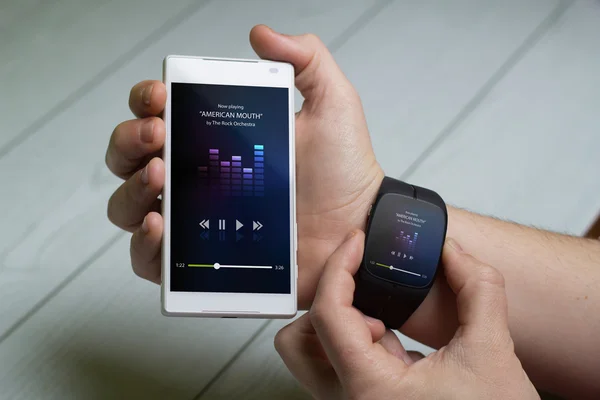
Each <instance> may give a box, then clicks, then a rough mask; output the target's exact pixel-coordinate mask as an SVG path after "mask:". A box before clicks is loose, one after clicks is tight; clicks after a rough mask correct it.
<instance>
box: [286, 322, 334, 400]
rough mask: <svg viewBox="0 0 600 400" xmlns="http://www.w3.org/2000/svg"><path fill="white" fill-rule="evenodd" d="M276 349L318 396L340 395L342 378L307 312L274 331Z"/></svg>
mask: <svg viewBox="0 0 600 400" xmlns="http://www.w3.org/2000/svg"><path fill="white" fill-rule="evenodd" d="M275 349H276V350H277V352H278V353H279V355H280V356H281V359H282V360H283V362H284V364H285V365H286V367H287V368H288V369H289V370H290V372H291V373H292V375H293V376H294V377H295V378H296V379H297V380H298V382H300V384H301V385H302V386H303V387H304V388H306V389H307V390H308V391H309V392H310V394H311V395H312V396H313V397H315V398H317V399H336V398H339V393H340V390H339V387H340V382H339V379H338V377H337V375H336V373H335V370H334V369H333V367H332V366H331V363H330V362H329V360H328V359H327V355H326V354H325V351H324V350H323V347H322V346H321V343H320V342H319V338H318V337H317V335H316V333H315V330H314V328H313V326H312V324H311V322H310V318H309V314H308V313H306V314H304V315H303V316H302V317H300V318H298V319H297V320H296V321H294V322H292V323H291V324H289V325H287V326H285V327H284V328H283V329H281V330H280V331H279V332H278V333H277V335H275Z"/></svg>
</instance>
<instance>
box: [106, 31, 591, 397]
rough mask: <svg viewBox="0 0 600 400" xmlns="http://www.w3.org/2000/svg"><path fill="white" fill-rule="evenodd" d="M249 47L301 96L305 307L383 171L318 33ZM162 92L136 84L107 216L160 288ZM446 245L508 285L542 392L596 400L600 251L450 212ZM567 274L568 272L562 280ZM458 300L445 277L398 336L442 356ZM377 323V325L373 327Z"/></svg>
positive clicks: (135, 262)
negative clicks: (288, 71) (290, 72)
mask: <svg viewBox="0 0 600 400" xmlns="http://www.w3.org/2000/svg"><path fill="white" fill-rule="evenodd" d="M250 43H251V45H252V47H253V48H254V50H255V51H256V53H257V54H258V55H259V56H260V57H261V58H265V59H271V60H278V61H286V62H290V63H292V64H293V65H294V68H295V72H296V86H297V88H298V89H299V90H300V91H301V93H302V95H303V96H304V98H305V101H304V104H303V106H302V110H301V111H300V112H299V113H297V115H296V136H297V138H296V152H297V157H296V159H297V166H296V167H297V168H296V169H297V220H298V264H299V280H298V302H299V306H300V308H302V309H309V308H310V306H311V304H312V302H313V299H314V297H315V292H316V289H317V286H318V282H319V279H320V277H321V275H322V272H323V268H324V265H325V263H326V260H327V259H328V258H329V257H330V256H331V254H332V253H333V252H334V251H335V249H337V248H338V247H339V246H340V245H341V244H342V242H343V241H344V239H345V237H346V236H347V235H348V233H349V232H351V231H354V230H356V229H359V230H364V229H365V222H366V215H367V211H368V209H369V206H370V205H371V203H372V202H373V200H374V199H375V196H376V194H377V191H378V189H379V185H380V183H381V180H382V179H383V177H384V172H383V170H382V169H381V167H380V165H379V164H378V163H377V160H376V158H375V155H374V153H373V149H372V146H371V142H370V137H369V131H368V128H367V125H366V121H365V118H364V112H363V109H362V105H361V103H360V98H359V96H358V95H357V93H356V91H355V90H354V88H353V87H352V85H351V84H350V82H349V81H348V80H347V79H346V77H345V76H344V75H343V73H342V71H341V70H340V69H339V67H338V66H337V65H336V63H335V61H334V59H333V57H332V56H331V54H330V53H329V52H328V51H327V49H326V47H325V46H324V45H323V43H322V42H321V41H320V40H319V39H318V38H317V37H316V36H314V35H300V36H286V35H281V34H278V33H276V32H274V31H272V30H271V29H269V28H268V27H265V26H261V25H259V26H256V27H254V28H253V29H252V31H251V33H250ZM165 101H166V89H165V87H164V85H163V84H162V83H161V82H159V81H143V82H140V83H138V84H137V85H135V86H134V87H133V88H132V90H131V94H130V99H129V106H130V108H131V110H132V112H133V113H134V115H135V116H136V117H137V119H134V120H130V121H125V122H123V123H121V124H119V125H118V126H117V127H116V128H115V130H114V132H113V134H112V136H111V139H110V143H109V146H108V149H107V153H106V163H107V165H108V167H109V169H110V170H111V171H113V172H114V173H115V174H116V175H117V176H119V177H121V178H123V179H124V180H125V181H124V183H123V185H121V186H120V187H119V188H118V189H117V190H116V191H115V193H114V194H113V195H112V196H111V198H110V200H109V203H108V217H109V219H110V220H111V221H112V222H113V223H114V224H115V225H117V226H119V227H121V228H122V229H125V230H127V231H129V232H132V233H133V235H132V238H131V262H132V266H133V270H134V272H135V273H136V274H137V275H139V276H140V277H142V278H144V279H148V280H150V281H153V282H155V283H160V280H161V278H160V251H161V248H160V246H161V238H162V229H163V219H162V216H161V215H160V213H159V210H160V200H159V199H157V197H158V196H159V194H160V193H161V191H162V187H163V184H164V163H163V161H162V159H161V158H160V151H161V149H162V147H163V144H164V140H165V126H164V122H163V121H162V120H161V119H160V118H159V117H158V116H160V115H161V113H162V110H163V109H164V106H165ZM448 215H449V222H448V237H452V238H454V239H456V240H457V241H458V242H460V243H461V246H462V247H463V248H464V249H465V251H466V252H468V253H469V254H472V255H473V256H474V257H476V258H477V259H479V260H481V262H483V263H485V264H488V265H493V266H494V267H495V268H496V269H498V270H499V271H500V272H501V273H502V275H503V276H504V278H505V281H506V291H507V295H508V315H509V328H510V332H511V334H512V337H513V339H514V343H515V349H516V354H517V355H518V356H519V358H520V360H521V362H522V363H523V366H524V367H525V370H526V371H527V373H528V375H529V376H530V377H531V379H532V381H533V382H534V384H535V385H536V386H538V387H539V388H541V389H544V390H547V391H551V392H555V393H557V394H560V395H563V396H566V397H577V398H593V397H594V394H597V393H600V379H598V372H597V371H600V359H598V358H597V357H594V354H597V352H594V351H592V349H599V348H600V319H599V318H596V317H595V316H596V315H598V311H599V310H600V290H598V289H599V288H600V287H599V286H600V267H599V265H600V242H598V241H594V240H587V239H580V238H573V237H568V236H565V235H559V234H554V233H549V232H543V231H539V230H536V229H532V228H527V227H524V226H520V225H516V224H512V223H508V222H504V221H499V220H496V219H493V218H489V217H484V216H480V215H476V214H473V213H469V212H466V211H463V210H460V209H457V208H454V207H448ZM567 270H568V273H566V271H567ZM458 321H459V320H458V309H457V308H456V296H455V293H454V292H453V290H452V289H451V287H450V286H449V285H448V283H447V281H446V278H445V277H444V276H443V274H442V275H441V276H440V277H439V279H438V280H437V281H436V282H435V284H434V287H433V288H432V290H431V292H430V294H429V295H428V296H427V298H426V300H425V301H424V302H423V304H422V305H421V306H420V307H419V309H418V310H417V311H416V312H415V313H414V314H413V316H411V318H410V319H409V320H408V321H407V322H406V324H405V325H404V326H402V327H401V332H402V333H404V334H406V335H407V336H410V337H412V338H414V339H416V340H418V341H420V342H422V343H424V344H427V345H429V346H431V347H434V348H441V347H442V346H445V345H447V344H448V343H449V342H450V341H451V340H452V338H453V337H454V334H455V332H456V331H457V328H458V326H459V322H458ZM367 323H368V324H373V323H375V322H373V321H371V322H367Z"/></svg>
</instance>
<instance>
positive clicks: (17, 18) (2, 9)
mask: <svg viewBox="0 0 600 400" xmlns="http://www.w3.org/2000/svg"><path fill="white" fill-rule="evenodd" d="M43 4H44V3H43V0H21V1H5V2H2V3H0V38H2V42H3V41H7V40H8V39H5V38H7V37H8V36H5V35H6V34H7V33H8V27H9V26H11V25H14V24H18V23H20V22H22V21H23V20H25V19H27V18H28V17H30V16H31V15H32V14H35V13H36V12H38V10H39V9H40V8H43V7H40V6H43ZM0 46H1V44H0Z"/></svg>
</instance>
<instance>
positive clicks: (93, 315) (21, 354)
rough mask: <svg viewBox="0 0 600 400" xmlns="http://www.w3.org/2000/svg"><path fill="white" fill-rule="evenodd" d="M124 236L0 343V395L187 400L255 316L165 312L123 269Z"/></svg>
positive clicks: (254, 323)
mask: <svg viewBox="0 0 600 400" xmlns="http://www.w3.org/2000/svg"><path fill="white" fill-rule="evenodd" d="M128 246H129V240H127V238H125V237H122V239H121V240H119V241H118V243H117V245H116V246H113V247H112V248H111V249H110V250H109V252H107V253H106V254H105V255H104V256H102V257H100V258H99V259H98V260H97V261H96V262H94V263H93V264H92V265H91V266H90V267H89V268H88V269H87V270H86V272H85V273H84V274H82V275H81V276H79V277H78V278H77V279H76V280H75V281H74V282H73V283H72V284H71V285H69V286H68V287H67V288H65V289H64V290H63V291H61V293H60V294H58V295H57V296H56V297H54V298H53V299H52V300H51V301H49V302H48V303H47V304H46V305H45V306H44V307H43V308H42V309H40V310H39V311H38V312H37V313H36V314H35V317H33V318H31V319H29V320H28V321H27V322H26V323H25V324H24V325H22V326H21V327H20V328H19V329H18V330H17V331H16V332H15V333H14V334H13V335H11V336H10V337H8V338H7V339H6V340H5V341H4V342H3V343H2V345H1V346H0V388H2V389H1V393H2V394H1V396H0V397H2V398H3V399H15V400H17V399H23V400H25V399H27V400H29V399H42V398H43V399H82V398H86V399H125V398H136V399H165V398H169V399H176V398H177V399H179V398H181V399H189V398H192V397H194V396H195V395H196V394H197V393H198V392H199V391H200V390H201V389H202V388H203V386H204V385H205V384H206V383H207V382H208V381H210V379H212V377H213V376H214V375H215V373H216V371H218V370H219V369H221V368H222V367H223V366H224V365H225V364H226V363H227V362H228V361H229V359H231V357H233V355H234V354H235V353H236V352H237V351H238V350H239V348H240V347H241V346H242V345H243V344H244V342H245V341H246V340H247V339H248V336H249V333H250V332H253V331H255V330H256V329H257V327H258V326H260V324H262V323H263V321H261V320H250V319H247V320H243V319H242V320H230V319H195V318H166V317H163V316H162V315H160V312H159V298H160V296H159V288H158V286H156V285H154V284H150V283H146V282H142V281H141V280H140V279H139V278H137V277H136V276H134V275H133V273H132V272H131V271H130V270H128V269H127V268H123V265H122V264H123V258H124V255H126V254H127V253H128V249H127V248H128Z"/></svg>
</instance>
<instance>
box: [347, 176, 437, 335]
mask: <svg viewBox="0 0 600 400" xmlns="http://www.w3.org/2000/svg"><path fill="white" fill-rule="evenodd" d="M368 214H369V215H368V217H367V218H368V220H367V229H366V238H365V250H364V258H363V261H362V264H361V266H360V268H359V270H358V272H357V273H356V275H355V276H354V280H355V283H356V287H355V291H354V303H353V304H354V307H356V308H358V309H359V310H360V311H362V312H363V313H364V314H366V315H369V316H371V317H373V318H377V319H379V320H381V321H383V323H384V324H385V325H386V327H388V328H390V329H399V328H400V327H401V326H402V325H403V324H404V323H405V322H406V320H407V319H408V318H409V317H410V316H411V315H412V314H413V313H414V312H415V310H416V309H417V308H418V307H419V305H421V303H422V302H423V300H424V299H425V297H426V296H427V293H429V290H430V289H431V286H432V285H433V282H434V280H435V277H436V275H437V272H438V270H439V269H440V263H441V256H442V248H443V246H444V241H445V240H446V229H447V226H448V212H447V210H446V204H445V203H444V200H442V198H441V197H440V196H439V195H438V194H437V193H435V192H433V191H431V190H429V189H425V188H421V187H418V186H414V185H410V184H408V183H405V182H402V181H399V180H396V179H393V178H389V177H385V178H384V179H383V181H382V183H381V187H380V189H379V193H378V194H377V198H376V199H375V202H374V203H373V204H372V205H371V208H370V210H369V213H368Z"/></svg>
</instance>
